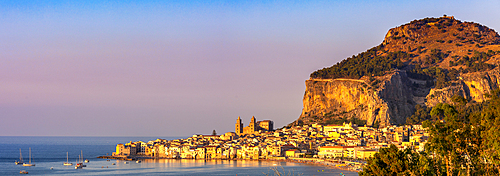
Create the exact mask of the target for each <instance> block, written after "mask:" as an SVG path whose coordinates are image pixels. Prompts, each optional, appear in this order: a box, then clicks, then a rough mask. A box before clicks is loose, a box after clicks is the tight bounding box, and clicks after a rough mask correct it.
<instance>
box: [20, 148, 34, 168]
mask: <svg viewBox="0 0 500 176" xmlns="http://www.w3.org/2000/svg"><path fill="white" fill-rule="evenodd" d="M33 162H34V161H33ZM23 166H35V163H33V164H31V147H30V162H29V163H23Z"/></svg>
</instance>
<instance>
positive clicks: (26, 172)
mask: <svg viewBox="0 0 500 176" xmlns="http://www.w3.org/2000/svg"><path fill="white" fill-rule="evenodd" d="M19 173H20V174H28V171H25V170H22V171H19Z"/></svg>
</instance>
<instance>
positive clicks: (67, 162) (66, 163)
mask: <svg viewBox="0 0 500 176" xmlns="http://www.w3.org/2000/svg"><path fill="white" fill-rule="evenodd" d="M63 165H65V166H73V163H70V162H69V161H68V152H66V162H65V163H63Z"/></svg>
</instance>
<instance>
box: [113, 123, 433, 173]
mask: <svg viewBox="0 0 500 176" xmlns="http://www.w3.org/2000/svg"><path fill="white" fill-rule="evenodd" d="M273 126H274V124H273V121H271V120H263V121H256V119H255V117H252V119H251V121H250V124H249V125H248V126H246V127H244V126H243V123H242V120H241V118H240V117H238V119H237V121H236V124H235V132H227V133H225V134H222V135H217V134H212V135H193V136H192V137H189V138H186V139H175V140H164V139H156V140H154V141H148V142H143V141H135V142H132V141H130V142H128V143H125V144H118V145H117V146H116V151H115V152H113V154H112V156H111V157H113V158H116V159H128V160H132V159H141V158H165V159H167V158H168V159H205V160H208V159H249V160H259V159H263V160H285V161H294V162H306V163H317V164H324V165H328V166H336V167H345V168H347V169H349V170H353V171H358V170H361V168H362V166H363V164H364V163H366V162H365V161H366V159H368V158H369V157H371V156H374V155H375V153H377V152H378V151H379V149H380V148H385V147H389V146H390V145H391V144H393V145H395V146H396V147H398V148H399V149H406V148H411V149H413V150H415V151H422V150H423V149H424V147H423V146H424V144H425V142H426V141H427V139H428V136H429V135H428V134H427V133H426V131H425V130H424V129H422V126H421V125H407V126H387V127H384V128H378V129H377V128H372V127H366V126H357V125H355V124H352V123H344V124H343V125H319V124H312V125H304V126H295V127H290V128H282V129H277V130H274V129H273ZM214 132H215V131H214Z"/></svg>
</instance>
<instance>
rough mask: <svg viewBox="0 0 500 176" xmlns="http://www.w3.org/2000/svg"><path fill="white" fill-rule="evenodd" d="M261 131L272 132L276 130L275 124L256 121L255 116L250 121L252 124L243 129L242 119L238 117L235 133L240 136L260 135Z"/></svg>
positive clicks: (268, 121) (269, 121)
mask: <svg viewBox="0 0 500 176" xmlns="http://www.w3.org/2000/svg"><path fill="white" fill-rule="evenodd" d="M259 130H262V131H272V130H274V122H273V121H271V120H264V121H258V122H257V121H256V119H255V116H254V117H252V119H251V120H250V124H248V126H246V127H243V123H242V122H241V118H240V117H238V119H237V120H236V124H235V131H236V134H237V135H238V136H240V135H244V134H254V133H258V132H259Z"/></svg>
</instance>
